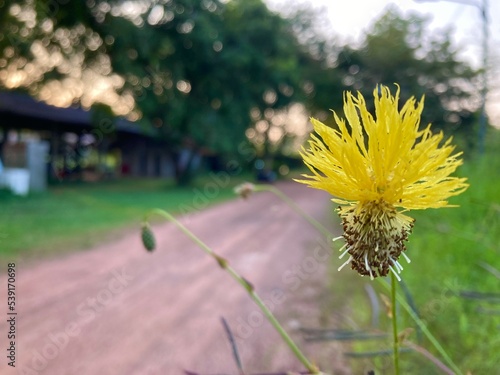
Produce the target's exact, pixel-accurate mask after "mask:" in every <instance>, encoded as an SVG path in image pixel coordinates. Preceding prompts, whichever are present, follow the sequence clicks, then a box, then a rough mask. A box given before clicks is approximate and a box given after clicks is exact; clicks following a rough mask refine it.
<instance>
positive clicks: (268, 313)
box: [145, 209, 321, 374]
mask: <svg viewBox="0 0 500 375" xmlns="http://www.w3.org/2000/svg"><path fill="white" fill-rule="evenodd" d="M153 214H156V215H159V216H162V217H164V218H165V219H167V220H168V221H171V222H172V223H174V224H175V225H176V226H177V228H179V229H180V230H181V231H182V232H184V234H186V235H187V236H188V237H189V238H190V239H191V240H192V241H193V242H194V243H196V244H197V245H198V246H199V247H200V248H201V249H202V250H203V251H204V252H205V253H207V254H208V255H210V256H211V257H213V258H214V259H215V260H216V261H217V263H218V264H219V266H220V267H221V268H222V269H224V270H226V271H227V272H228V273H229V274H230V275H231V277H232V278H233V279H234V280H236V281H237V282H238V283H239V284H240V285H241V286H242V287H243V288H244V289H245V290H246V291H247V292H248V294H249V296H250V298H251V299H252V300H253V301H254V302H255V303H256V305H257V306H258V307H259V308H260V309H261V310H262V312H263V313H264V315H265V316H266V318H267V319H268V320H269V322H270V323H271V324H272V326H273V327H274V328H275V329H276V330H277V331H278V333H279V334H280V335H281V337H282V338H283V340H284V341H285V343H286V344H287V345H288V347H289V348H290V349H291V351H292V352H293V353H294V354H295V356H296V357H297V359H298V360H299V361H300V362H301V363H302V364H303V365H304V366H305V368H306V369H307V370H308V371H310V373H311V374H321V372H320V371H319V370H318V368H317V367H316V366H314V365H313V364H312V363H311V362H309V360H308V359H307V358H306V356H305V355H304V354H302V352H301V351H300V349H299V348H298V346H297V345H296V344H295V343H294V342H293V340H292V339H291V338H290V336H289V335H288V333H287V332H286V331H285V329H284V328H283V327H282V326H281V324H280V323H279V322H278V320H277V319H276V318H275V316H274V315H273V313H272V312H271V310H269V309H268V307H267V306H266V305H265V303H264V301H262V299H261V298H260V297H259V295H258V294H257V293H256V292H255V290H254V288H253V286H252V284H250V283H249V282H248V281H247V280H245V279H244V278H243V277H242V276H240V275H239V274H238V273H237V272H236V271H235V270H234V269H233V268H232V267H231V266H230V265H229V264H228V262H227V260H226V259H224V258H222V257H221V256H219V255H217V254H216V253H215V252H214V251H213V250H212V249H211V248H210V247H208V246H207V245H206V244H205V243H204V242H203V241H201V240H200V239H199V238H198V237H196V236H195V235H194V234H193V233H192V232H191V231H190V230H189V229H187V228H186V227H185V226H184V225H182V224H181V223H180V222H179V221H178V220H177V219H176V218H175V217H173V216H172V215H171V214H169V213H168V212H166V211H164V210H160V209H154V210H151V211H150V212H149V213H148V214H147V215H146V217H145V221H146V222H147V221H148V218H149V217H150V216H151V215H153Z"/></svg>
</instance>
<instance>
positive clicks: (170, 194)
mask: <svg viewBox="0 0 500 375" xmlns="http://www.w3.org/2000/svg"><path fill="white" fill-rule="evenodd" d="M240 182H242V178H241V177H229V175H226V177H224V178H219V179H217V178H216V177H213V175H212V176H210V175H208V176H205V177H203V178H199V179H198V180H196V181H195V182H194V184H193V186H192V187H187V188H179V187H176V186H174V184H173V182H172V181H166V180H157V179H156V180H152V179H125V180H119V181H118V180H116V181H108V182H100V183H87V184H83V183H80V184H78V183H73V184H64V185H60V186H53V187H51V188H50V189H49V191H47V192H45V193H38V194H31V195H29V196H28V197H18V196H14V195H12V194H10V193H9V192H7V191H0V206H1V207H2V213H1V215H0V241H1V242H0V243H1V247H0V257H2V258H7V259H14V258H17V257H19V256H22V257H31V256H35V257H38V256H44V255H47V254H53V253H57V252H61V251H66V250H74V249H83V248H89V247H91V246H93V245H96V244H98V243H101V242H103V241H106V240H111V239H113V238H116V237H117V236H119V235H120V234H121V233H123V231H126V230H137V231H138V230H139V224H140V221H141V219H142V217H143V216H144V213H145V212H146V211H147V210H148V209H151V208H162V209H166V210H169V211H171V212H173V213H185V212H187V211H192V210H197V209H203V208H206V207H207V206H208V205H209V204H213V203H215V202H219V201H221V200H225V199H229V198H232V197H234V194H233V192H232V187H233V186H234V185H236V184H238V183H240Z"/></svg>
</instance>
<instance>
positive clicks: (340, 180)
mask: <svg viewBox="0 0 500 375" xmlns="http://www.w3.org/2000/svg"><path fill="white" fill-rule="evenodd" d="M374 97H375V118H374V117H373V116H372V115H371V114H370V113H369V112H368V110H367V109H366V104H365V100H364V98H363V96H362V95H361V94H360V93H358V95H357V97H356V96H354V95H352V94H351V93H350V92H347V93H346V94H345V96H344V113H345V117H346V119H347V123H346V121H345V120H344V119H341V118H339V117H338V116H337V114H336V113H334V114H333V115H334V119H335V121H336V123H337V125H338V130H335V129H332V128H330V127H327V126H326V125H324V124H323V123H321V122H320V121H318V120H316V119H311V121H312V123H313V125H314V130H315V132H316V133H317V135H314V134H313V135H311V139H310V140H309V146H310V148H309V150H307V151H306V150H303V153H302V157H303V159H304V162H305V164H306V165H307V166H308V167H309V169H310V170H311V172H312V173H313V175H312V176H308V175H305V176H304V177H307V178H308V180H300V181H299V182H302V183H305V184H307V185H309V186H311V187H313V188H317V189H322V190H326V191H327V192H329V193H330V194H332V195H334V196H335V197H337V199H333V201H334V202H336V203H339V204H340V205H341V206H340V207H339V208H338V213H339V215H340V217H341V219H342V225H343V228H344V235H343V236H342V237H343V238H344V239H345V240H346V244H345V246H344V247H343V248H342V249H341V251H342V252H343V253H342V255H341V256H340V257H341V258H343V257H344V256H345V255H347V254H349V258H348V260H347V261H346V262H345V263H344V265H343V266H341V267H340V268H339V270H340V269H341V268H342V267H344V266H345V265H347V264H349V263H351V267H352V269H354V270H356V271H358V272H359V273H360V274H361V275H370V277H371V278H372V279H373V278H374V277H377V276H386V275H387V274H388V272H389V270H391V271H392V272H393V273H394V274H395V275H396V276H397V277H398V278H399V276H398V275H397V274H398V273H400V272H401V270H402V269H403V267H402V266H401V264H400V263H399V262H398V259H399V256H400V255H401V254H403V256H404V257H405V258H406V260H407V261H408V262H409V259H408V257H407V256H406V255H405V254H404V251H405V250H406V248H405V241H406V240H407V238H408V235H409V234H410V232H411V229H412V227H413V221H414V219H412V218H411V217H409V216H406V215H404V214H403V213H402V212H404V211H407V210H411V209H426V208H438V207H445V206H448V202H447V199H448V198H449V197H451V196H453V195H457V194H460V193H462V192H463V191H465V190H466V189H467V187H468V185H467V184H466V183H465V180H466V179H464V178H456V177H450V174H451V173H453V172H454V171H455V170H456V168H457V167H458V166H459V165H461V164H462V160H461V159H459V156H460V155H461V153H457V154H454V155H452V153H453V150H454V147H453V146H451V138H450V139H448V140H447V141H446V142H444V144H443V145H441V147H440V144H441V141H442V140H443V134H442V133H439V134H432V132H431V130H430V125H429V126H427V127H426V128H425V129H424V130H419V124H420V115H421V113H422V109H423V107H424V104H423V99H422V100H420V101H419V102H418V103H417V102H416V100H415V98H413V97H412V98H410V99H409V100H408V101H407V102H406V103H405V104H404V106H403V107H402V108H401V110H399V109H398V102H399V88H398V90H397V92H396V95H395V96H392V95H391V93H390V91H389V89H388V88H387V87H385V86H379V87H378V88H376V89H375V91H374ZM342 237H340V238H342Z"/></svg>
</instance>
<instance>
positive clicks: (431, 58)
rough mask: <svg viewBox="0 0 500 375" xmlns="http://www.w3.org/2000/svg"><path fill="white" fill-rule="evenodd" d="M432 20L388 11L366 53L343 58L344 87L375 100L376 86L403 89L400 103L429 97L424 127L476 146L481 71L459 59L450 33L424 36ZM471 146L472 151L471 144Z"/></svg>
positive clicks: (358, 51)
mask: <svg viewBox="0 0 500 375" xmlns="http://www.w3.org/2000/svg"><path fill="white" fill-rule="evenodd" d="M428 23H429V20H428V19H425V18H422V17H420V16H418V15H410V16H408V17H403V16H402V15H401V14H399V12H398V11H397V9H396V8H389V9H388V10H387V13H385V14H384V15H383V16H382V17H381V18H380V19H379V20H378V21H377V22H376V23H375V24H374V25H373V26H372V28H371V30H370V31H369V32H368V34H367V35H366V36H365V38H364V41H363V44H362V47H361V48H359V49H353V48H351V47H349V46H346V47H345V48H344V50H343V51H341V53H340V54H339V59H338V64H339V65H338V69H341V70H342V71H343V73H344V75H343V83H344V84H345V85H347V86H349V87H352V89H354V90H359V91H361V92H362V93H363V95H365V97H366V96H367V95H368V96H372V92H373V89H374V87H376V85H377V84H384V85H388V86H389V87H391V86H394V84H395V83H397V84H398V85H399V86H400V89H401V93H400V95H401V101H402V102H405V101H406V100H407V99H408V98H409V97H411V96H415V97H416V98H417V99H420V97H422V96H423V95H425V107H424V112H423V114H422V121H421V126H427V124H429V123H432V124H433V129H434V130H435V131H438V130H443V131H445V132H446V133H448V134H460V135H463V136H464V137H465V138H467V139H468V141H469V142H472V139H473V137H474V136H473V133H472V130H473V124H474V122H476V120H477V119H476V118H475V117H474V112H476V111H477V110H478V109H479V107H480V100H479V96H478V85H479V83H478V82H477V74H478V72H477V71H474V70H472V68H471V67H470V66H469V65H468V64H467V63H465V62H462V61H460V60H459V59H458V58H457V52H458V51H457V50H456V49H455V48H454V47H453V45H452V43H451V38H450V32H449V31H444V32H442V33H433V34H432V35H431V34H428V33H425V30H426V29H427V28H428ZM468 146H472V144H469V145H468Z"/></svg>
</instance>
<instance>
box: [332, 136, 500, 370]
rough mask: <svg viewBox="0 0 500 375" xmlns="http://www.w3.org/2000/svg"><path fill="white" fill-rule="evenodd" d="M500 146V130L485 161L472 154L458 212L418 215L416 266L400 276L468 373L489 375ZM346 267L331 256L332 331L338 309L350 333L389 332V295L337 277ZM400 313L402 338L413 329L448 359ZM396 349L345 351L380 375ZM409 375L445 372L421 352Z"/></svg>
mask: <svg viewBox="0 0 500 375" xmlns="http://www.w3.org/2000/svg"><path fill="white" fill-rule="evenodd" d="M499 145H500V134H499V132H498V131H496V132H495V131H491V134H490V138H489V149H488V151H487V152H486V153H485V154H484V155H482V156H481V157H479V156H474V157H470V156H469V157H468V159H466V162H465V164H464V165H463V166H462V167H461V168H460V169H459V172H458V174H459V175H461V176H464V177H467V178H468V182H469V183H470V187H469V189H468V190H467V191H466V192H465V193H464V194H462V195H460V196H458V197H455V198H452V199H451V200H450V202H452V203H453V204H456V205H458V206H459V207H457V208H448V209H442V210H431V209H429V210H424V211H418V212H415V211H414V212H412V214H413V215H414V216H415V218H416V223H415V228H414V232H413V234H412V235H411V236H410V239H409V242H408V246H407V248H408V252H407V254H408V256H409V257H410V258H411V261H412V262H411V264H406V263H405V262H404V263H405V264H403V266H404V271H403V272H402V274H401V276H402V279H403V282H404V283H405V284H406V285H407V287H408V291H409V295H410V296H411V300H412V303H414V306H415V308H416V311H417V312H418V314H419V316H420V318H421V319H423V320H424V321H425V322H426V323H427V326H428V328H429V329H430V331H431V332H432V333H433V335H434V336H435V337H436V338H437V339H438V341H439V342H440V344H441V345H442V346H443V347H444V348H445V350H446V351H447V353H448V354H449V356H450V357H451V358H452V360H453V361H454V362H455V364H456V365H457V366H458V368H460V369H461V370H462V372H463V373H464V374H467V373H468V371H470V374H489V373H492V370H493V369H495V370H496V369H497V368H498V354H497V353H498V352H499V351H500V335H499V334H498V332H499V329H500V294H499V293H498V285H499V282H500V263H499V262H498V258H499V255H500V174H499V171H500V154H499V153H498V146H499ZM339 262H340V261H339V260H338V259H337V257H332V263H331V272H330V278H331V280H330V289H331V293H329V294H328V297H327V298H326V301H324V303H325V307H324V311H325V325H328V324H329V323H331V322H330V320H331V318H329V317H328V315H330V316H331V311H333V310H336V311H339V314H340V316H341V317H342V318H341V321H342V323H340V324H341V325H343V326H344V328H350V329H355V330H361V331H367V332H368V331H369V332H389V327H390V319H389V318H388V317H387V315H386V306H385V304H384V300H386V301H387V299H386V298H387V297H388V293H387V291H386V290H385V289H383V288H380V286H379V285H377V284H373V283H371V284H370V281H369V280H368V279H366V278H361V277H359V276H358V275H356V274H355V273H354V272H349V271H346V270H343V271H342V272H337V268H338V266H339V265H340V263H339ZM367 284H370V285H372V286H373V287H374V288H375V291H376V293H377V297H378V298H377V300H378V305H377V303H376V304H375V305H374V304H373V302H370V298H369V296H368V294H367V293H366V285H367ZM382 295H383V296H385V297H382ZM374 309H375V310H377V309H379V316H378V319H379V320H378V323H377V320H375V323H374V321H373V316H372V312H373V311H374ZM398 315H399V316H400V317H404V318H403V319H402V320H401V321H400V326H399V330H400V332H402V331H403V330H405V329H406V328H411V330H410V331H407V332H408V333H409V340H410V341H412V342H414V343H416V344H418V345H419V346H421V347H423V348H425V349H427V350H428V351H429V352H430V354H432V355H433V356H435V357H436V358H438V359H440V360H442V358H440V356H439V354H438V353H437V352H436V351H434V350H433V348H432V345H431V344H430V343H429V342H428V341H427V340H426V339H425V336H424V335H422V334H421V332H419V330H418V329H417V327H416V325H415V323H414V322H413V320H412V319H411V318H410V317H409V316H408V315H407V314H405V312H404V310H403V309H400V313H399V314H398ZM336 324H339V323H336ZM390 345H391V342H390V336H388V337H387V338H386V339H378V340H372V341H366V340H365V341H350V342H349V343H348V344H346V346H345V351H346V352H350V353H358V355H357V356H356V358H353V359H352V361H351V363H352V365H353V369H354V373H361V372H360V371H363V370H365V369H367V368H372V369H376V372H375V373H386V371H388V372H390V371H392V370H391V366H392V362H391V357H390V356H389V355H387V356H381V355H377V356H373V353H375V352H379V351H383V350H384V349H390ZM360 353H364V354H360ZM370 353H371V354H372V355H371V356H370ZM402 371H403V373H404V374H441V373H443V372H442V371H440V370H439V369H438V368H437V367H436V366H435V365H434V364H433V363H432V362H431V361H430V360H429V359H426V358H425V357H424V356H423V355H422V354H419V353H417V352H415V351H410V352H407V353H403V354H402ZM365 373H366V371H365Z"/></svg>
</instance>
